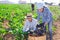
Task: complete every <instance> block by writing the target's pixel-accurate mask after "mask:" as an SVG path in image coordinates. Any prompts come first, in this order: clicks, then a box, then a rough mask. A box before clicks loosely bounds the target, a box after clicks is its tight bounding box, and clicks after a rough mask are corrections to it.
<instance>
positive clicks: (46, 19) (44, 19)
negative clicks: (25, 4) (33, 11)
mask: <svg viewBox="0 0 60 40" xmlns="http://www.w3.org/2000/svg"><path fill="white" fill-rule="evenodd" d="M37 14H38V17H37V20H38V21H39V20H40V17H42V22H43V23H44V22H47V23H49V22H51V21H52V19H53V18H52V13H51V12H50V10H49V9H48V8H47V7H44V11H43V12H39V11H38V10H37Z"/></svg>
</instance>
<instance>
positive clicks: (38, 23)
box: [33, 21, 39, 30]
mask: <svg viewBox="0 0 60 40" xmlns="http://www.w3.org/2000/svg"><path fill="white" fill-rule="evenodd" d="M37 24H39V23H38V21H36V23H35V25H34V29H33V30H35V29H36V26H37Z"/></svg>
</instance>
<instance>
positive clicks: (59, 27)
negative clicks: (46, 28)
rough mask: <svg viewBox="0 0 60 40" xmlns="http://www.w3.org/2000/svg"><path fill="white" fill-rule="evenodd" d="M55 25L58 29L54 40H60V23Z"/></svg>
mask: <svg viewBox="0 0 60 40" xmlns="http://www.w3.org/2000/svg"><path fill="white" fill-rule="evenodd" d="M54 25H55V27H56V31H55V34H54V36H53V40H60V21H56V22H54Z"/></svg>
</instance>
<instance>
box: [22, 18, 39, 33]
mask: <svg viewBox="0 0 60 40" xmlns="http://www.w3.org/2000/svg"><path fill="white" fill-rule="evenodd" d="M37 24H38V21H37V20H36V19H34V18H32V22H30V21H28V20H26V21H25V25H24V27H23V31H24V32H26V31H28V30H35V29H36V25H37Z"/></svg>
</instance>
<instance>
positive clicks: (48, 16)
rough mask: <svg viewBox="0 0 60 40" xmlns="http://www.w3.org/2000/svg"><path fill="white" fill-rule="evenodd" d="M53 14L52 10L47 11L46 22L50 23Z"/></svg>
mask: <svg viewBox="0 0 60 40" xmlns="http://www.w3.org/2000/svg"><path fill="white" fill-rule="evenodd" d="M51 17H52V14H51V12H50V10H48V11H47V19H46V22H47V23H48V22H49V21H50V20H51Z"/></svg>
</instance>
